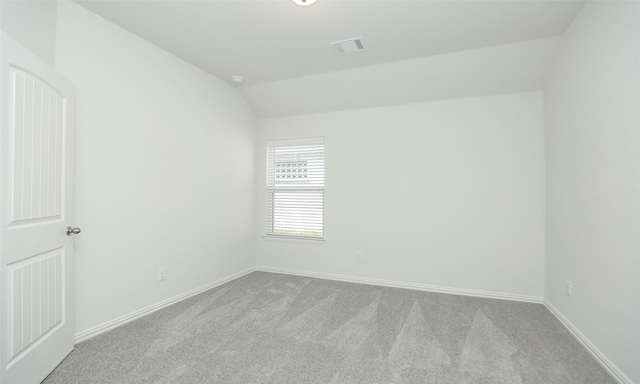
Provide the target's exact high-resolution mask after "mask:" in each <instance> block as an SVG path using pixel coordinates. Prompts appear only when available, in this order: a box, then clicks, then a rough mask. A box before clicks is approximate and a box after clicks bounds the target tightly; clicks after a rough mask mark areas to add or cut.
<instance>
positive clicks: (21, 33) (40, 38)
mask: <svg viewBox="0 0 640 384" xmlns="http://www.w3.org/2000/svg"><path fill="white" fill-rule="evenodd" d="M56 13H57V5H56V2H55V1H35V0H29V1H20V0H19V1H9V0H2V1H0V29H2V30H3V31H5V32H6V33H7V34H9V35H10V36H11V37H13V38H14V39H15V40H16V41H17V42H18V43H20V44H21V45H22V46H24V47H26V48H27V49H29V50H30V51H31V52H33V53H35V54H36V55H38V56H39V57H40V58H41V59H42V60H44V61H45V62H46V63H47V64H49V65H50V66H52V67H53V66H54V65H55V63H54V60H55V52H56V19H57V18H56Z"/></svg>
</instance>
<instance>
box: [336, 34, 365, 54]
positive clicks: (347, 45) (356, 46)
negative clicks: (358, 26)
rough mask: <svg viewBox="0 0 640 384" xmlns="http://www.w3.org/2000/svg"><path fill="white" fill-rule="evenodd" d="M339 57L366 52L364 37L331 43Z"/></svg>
mask: <svg viewBox="0 0 640 384" xmlns="http://www.w3.org/2000/svg"><path fill="white" fill-rule="evenodd" d="M329 44H331V46H332V47H333V49H334V50H335V51H336V53H337V54H338V55H346V54H347V53H355V52H360V51H364V44H363V43H362V37H354V38H351V39H347V40H341V41H334V42H333V43H329Z"/></svg>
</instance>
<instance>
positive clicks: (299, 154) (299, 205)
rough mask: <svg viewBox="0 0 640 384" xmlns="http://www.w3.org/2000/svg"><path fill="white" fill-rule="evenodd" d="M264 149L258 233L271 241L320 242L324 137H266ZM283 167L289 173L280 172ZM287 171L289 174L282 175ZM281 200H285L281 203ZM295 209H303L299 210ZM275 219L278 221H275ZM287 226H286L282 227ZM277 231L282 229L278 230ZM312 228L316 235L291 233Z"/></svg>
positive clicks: (323, 188) (323, 200)
mask: <svg viewBox="0 0 640 384" xmlns="http://www.w3.org/2000/svg"><path fill="white" fill-rule="evenodd" d="M296 149H299V151H296ZM266 151H267V153H266V183H265V195H264V197H265V215H266V216H265V224H264V225H265V231H264V235H263V236H262V237H263V238H264V239H265V240H273V241H291V242H302V243H315V244H321V243H324V242H325V241H326V231H325V166H326V161H325V141H324V137H311V138H304V139H287V140H269V141H267V143H266ZM278 163H280V164H279V165H278ZM296 167H298V168H296ZM283 169H286V170H289V173H286V172H282V170H283ZM287 174H288V175H290V176H292V177H282V176H283V175H287ZM279 176H280V177H279ZM278 181H280V182H278ZM278 194H279V195H280V196H278ZM295 195H300V196H295ZM296 199H299V200H296ZM277 200H280V201H279V202H278V201H277ZM284 200H288V201H287V202H286V203H284V202H283V201H284ZM285 205H289V207H286V206H285ZM318 205H319V208H318ZM299 210H302V211H303V212H306V213H300V212H299ZM278 217H279V218H278ZM276 221H279V224H278V223H276ZM287 226H289V228H286V227H287ZM279 231H282V232H281V233H278V232H279ZM287 231H289V233H287ZM314 231H317V232H319V235H313V234H304V233H295V232H314Z"/></svg>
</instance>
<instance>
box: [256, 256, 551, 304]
mask: <svg viewBox="0 0 640 384" xmlns="http://www.w3.org/2000/svg"><path fill="white" fill-rule="evenodd" d="M256 270H257V271H262V272H272V273H282V274H285V275H296V276H306V277H315V278H318V279H325V280H337V281H344V282H347V283H359V284H369V285H379V286H383V287H392V288H404V289H413V290H416V291H426V292H435V293H448V294H452V295H462V296H473V297H482V298H487V299H501V300H511V301H522V302H525V303H536V304H542V297H537V296H526V295H516V294H512V293H501V292H491V291H478V290H473V289H464V288H451V287H440V286H436V285H426V284H416V283H405V282H400V281H391V280H381V279H371V278H367V277H355V276H345V275H333V274H328V273H317V272H307V271H298V270H292V269H284V268H274V267H267V266H264V265H258V266H256Z"/></svg>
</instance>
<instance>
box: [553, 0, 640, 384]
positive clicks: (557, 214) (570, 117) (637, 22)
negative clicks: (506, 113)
mask: <svg viewBox="0 0 640 384" xmlns="http://www.w3.org/2000/svg"><path fill="white" fill-rule="evenodd" d="M545 111H546V169H547V181H546V188H547V249H546V254H547V257H546V283H545V298H546V299H547V300H548V301H549V302H550V303H551V304H552V305H553V306H554V307H555V308H556V309H557V310H559V311H560V312H561V313H562V315H564V317H566V318H567V319H568V320H569V321H570V322H571V323H572V324H573V325H574V326H575V327H576V328H577V329H578V330H579V331H580V332H581V333H582V334H583V335H584V336H586V337H587V338H588V339H589V340H590V341H591V342H592V343H593V344H594V345H595V346H596V347H597V348H598V349H599V350H600V352H602V353H603V354H604V355H605V356H606V357H607V358H608V359H609V360H610V361H611V362H612V363H613V364H614V365H615V366H617V367H618V368H619V369H620V370H621V371H622V372H624V374H625V375H626V376H627V377H628V379H630V380H631V381H632V382H635V383H640V365H639V364H638V363H639V362H640V156H639V155H640V3H638V2H617V1H611V2H590V3H588V4H587V5H586V6H585V8H584V9H583V10H582V12H581V13H580V14H579V15H578V17H577V18H576V19H575V21H574V22H573V24H572V25H571V27H569V29H568V30H567V32H566V34H565V36H564V37H563V41H562V44H561V48H560V51H559V54H558V56H557V58H556V61H555V64H554V67H553V70H552V72H551V74H550V77H549V81H548V83H547V86H546V89H545ZM567 280H568V281H571V283H572V286H573V295H572V297H568V296H566V294H565V283H566V281H567Z"/></svg>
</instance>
